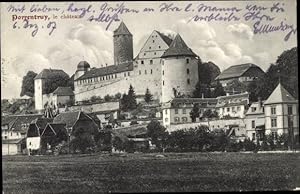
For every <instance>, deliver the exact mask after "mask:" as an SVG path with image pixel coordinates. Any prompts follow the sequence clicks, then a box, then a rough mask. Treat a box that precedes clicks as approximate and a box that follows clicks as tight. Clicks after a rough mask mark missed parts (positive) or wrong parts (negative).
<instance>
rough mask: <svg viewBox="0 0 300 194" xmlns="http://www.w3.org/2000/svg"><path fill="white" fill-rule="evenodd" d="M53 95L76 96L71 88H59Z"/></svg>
mask: <svg viewBox="0 0 300 194" xmlns="http://www.w3.org/2000/svg"><path fill="white" fill-rule="evenodd" d="M53 94H56V95H57V96H74V93H73V90H72V89H71V87H57V88H56V90H54V92H53Z"/></svg>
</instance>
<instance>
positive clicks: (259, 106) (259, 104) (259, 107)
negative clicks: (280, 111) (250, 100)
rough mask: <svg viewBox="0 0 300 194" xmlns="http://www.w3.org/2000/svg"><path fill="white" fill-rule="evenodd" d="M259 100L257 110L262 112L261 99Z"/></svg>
mask: <svg viewBox="0 0 300 194" xmlns="http://www.w3.org/2000/svg"><path fill="white" fill-rule="evenodd" d="M257 99H258V106H257V108H258V110H260V109H261V106H262V102H261V97H258V98H257Z"/></svg>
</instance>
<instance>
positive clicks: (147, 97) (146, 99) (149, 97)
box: [144, 88, 153, 103]
mask: <svg viewBox="0 0 300 194" xmlns="http://www.w3.org/2000/svg"><path fill="white" fill-rule="evenodd" d="M152 99H153V95H152V94H151V93H150V91H149V88H147V89H146V93H145V98H144V100H145V102H147V103H149V102H151V101H152Z"/></svg>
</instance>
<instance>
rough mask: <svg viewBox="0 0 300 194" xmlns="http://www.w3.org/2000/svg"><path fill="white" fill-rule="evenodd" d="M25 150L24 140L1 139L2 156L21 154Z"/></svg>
mask: <svg viewBox="0 0 300 194" xmlns="http://www.w3.org/2000/svg"><path fill="white" fill-rule="evenodd" d="M25 148H26V143H25V138H19V139H4V140H3V139H2V155H3V156H4V155H17V154H23V151H24V150H25Z"/></svg>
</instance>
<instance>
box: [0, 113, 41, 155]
mask: <svg viewBox="0 0 300 194" xmlns="http://www.w3.org/2000/svg"><path fill="white" fill-rule="evenodd" d="M42 116H43V115H42V114H27V115H8V116H2V117H1V135H2V154H3V155H14V154H21V153H23V151H24V150H25V148H26V144H25V138H26V134H27V130H28V127H29V125H30V123H31V122H32V121H33V120H35V119H37V118H41V117H42Z"/></svg>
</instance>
